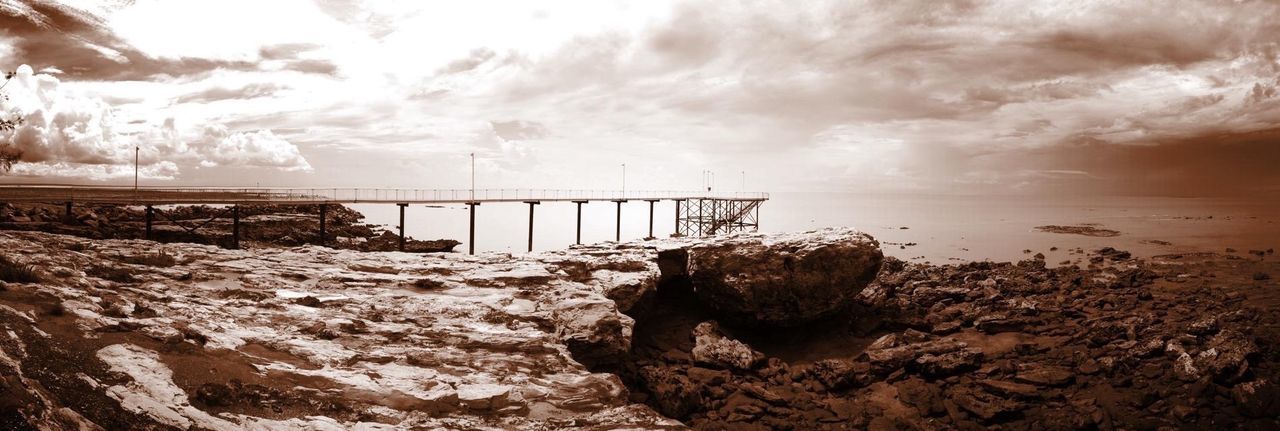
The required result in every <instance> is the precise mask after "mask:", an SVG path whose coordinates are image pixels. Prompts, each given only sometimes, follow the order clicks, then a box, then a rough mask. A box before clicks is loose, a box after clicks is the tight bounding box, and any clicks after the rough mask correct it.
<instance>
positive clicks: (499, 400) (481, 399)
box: [458, 384, 511, 411]
mask: <svg viewBox="0 0 1280 431" xmlns="http://www.w3.org/2000/svg"><path fill="white" fill-rule="evenodd" d="M510 395H511V386H507V385H493V384H472V385H461V386H459V387H458V402H460V403H462V405H463V406H464V407H466V408H467V409H469V410H472V411H492V410H497V409H501V408H503V407H506V406H507V404H508V403H507V401H508V399H507V398H508V397H509V396H510Z"/></svg>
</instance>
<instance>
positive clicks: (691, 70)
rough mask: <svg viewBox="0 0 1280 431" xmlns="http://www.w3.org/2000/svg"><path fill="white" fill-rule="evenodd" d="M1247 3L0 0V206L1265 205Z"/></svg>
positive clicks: (1259, 50) (1278, 132)
mask: <svg viewBox="0 0 1280 431" xmlns="http://www.w3.org/2000/svg"><path fill="white" fill-rule="evenodd" d="M1278 54H1280V6H1277V3H1275V2H1270V1H1199V2H1196V1H1179V2H1176V3H1173V2H1143V1H1126V2H1111V1H1103V2H1088V1H1080V2H1062V1H1044V2H1031V1H1022V2H984V1H948V2H943V1H918V2H917V1H885V2H880V1H871V2H855V1H831V2H825V1H806V2H795V1H769V0H761V1H723V0H705V1H704V0H695V1H675V2H662V1H653V0H637V1H624V0H598V1H576V2H568V1H565V2H535V1H507V2H493V1H479V0H472V1H466V2H447V3H446V2H418V1H412V2H410V1H399V2H392V1H376V2H375V1H368V0H272V1H262V0H246V1H241V0H219V1H207V2H196V1H192V2H186V1H162V0H136V1H129V0H114V1H104V2H91V1H79V2H68V3H66V4H60V3H54V2H45V1H25V2H24V1H12V0H0V69H3V70H6V71H10V72H15V74H14V76H13V78H12V79H10V80H9V81H8V82H7V83H5V84H4V85H5V86H4V88H3V89H0V92H3V93H4V94H5V95H6V96H8V99H7V100H4V101H2V102H0V104H2V107H3V110H4V112H6V113H8V114H7V115H11V116H16V115H21V116H23V117H24V119H25V122H24V123H23V125H22V126H21V127H19V128H18V129H16V130H14V131H11V132H0V142H3V144H2V145H9V146H10V149H15V148H16V149H19V150H21V151H23V159H24V160H23V162H22V163H19V164H18V165H16V166H15V168H14V170H13V172H11V173H9V174H8V175H7V176H5V177H0V181H11V182H13V181H38V182H79V181H103V182H117V183H125V182H131V181H132V175H133V167H132V164H133V156H134V154H133V153H134V151H133V150H134V148H135V146H137V147H139V148H140V149H141V150H140V159H141V165H142V168H141V170H142V172H143V176H144V177H145V178H146V179H145V180H144V181H145V183H148V184H212V185H253V184H262V185H312V186H386V187H420V188H465V187H468V177H467V175H468V174H467V172H468V169H469V165H468V154H469V153H475V154H476V158H477V170H478V171H479V172H480V173H479V175H478V176H479V185H478V186H479V187H495V188H496V187H506V188H512V187H537V188H616V187H617V186H618V185H619V184H620V181H621V178H620V177H621V168H620V165H621V164H622V163H626V164H627V181H628V188H632V189H640V188H645V189H690V188H697V187H699V186H700V185H701V182H702V174H701V173H702V171H704V170H713V171H715V172H716V185H717V187H718V188H721V189H726V190H737V189H739V188H741V187H742V172H744V171H745V173H746V183H747V184H746V187H747V188H748V189H758V190H770V191H786V190H801V189H819V190H858V191H887V192H900V191H915V192H926V193H1043V192H1054V193H1056V192H1071V193H1125V194H1176V195H1219V194H1247V193H1256V192H1258V191H1268V192H1276V191H1280V89H1277V87H1280V59H1278V57H1277V55H1278Z"/></svg>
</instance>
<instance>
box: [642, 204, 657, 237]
mask: <svg viewBox="0 0 1280 431" xmlns="http://www.w3.org/2000/svg"><path fill="white" fill-rule="evenodd" d="M644 201H645V202H648V203H649V236H647V237H645V239H653V204H656V203H658V201H657V200H656V199H645V200H644Z"/></svg>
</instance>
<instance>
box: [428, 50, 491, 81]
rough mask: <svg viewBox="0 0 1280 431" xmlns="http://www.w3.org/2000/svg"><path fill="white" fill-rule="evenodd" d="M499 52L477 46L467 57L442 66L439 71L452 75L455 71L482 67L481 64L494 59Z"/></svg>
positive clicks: (460, 71) (459, 71)
mask: <svg viewBox="0 0 1280 431" xmlns="http://www.w3.org/2000/svg"><path fill="white" fill-rule="evenodd" d="M496 55H497V54H496V53H494V52H493V50H490V49H486V48H477V49H474V50H472V51H471V53H470V54H468V55H467V56H466V57H465V58H460V59H457V60H454V61H453V62H451V63H449V64H448V65H446V66H445V67H442V68H440V70H439V71H438V72H437V73H440V74H445V75H450V74H454V73H462V72H467V71H470V70H473V69H475V68H477V67H480V65H481V64H484V63H485V62H487V61H489V60H491V59H493V57H494V56H496Z"/></svg>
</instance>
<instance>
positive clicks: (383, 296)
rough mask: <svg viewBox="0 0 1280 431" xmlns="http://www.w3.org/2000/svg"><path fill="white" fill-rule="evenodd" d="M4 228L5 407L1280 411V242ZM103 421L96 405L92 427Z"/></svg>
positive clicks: (402, 423) (244, 423) (1223, 418)
mask: <svg viewBox="0 0 1280 431" xmlns="http://www.w3.org/2000/svg"><path fill="white" fill-rule="evenodd" d="M879 247H880V245H879V244H878V243H877V242H876V241H875V240H873V239H872V238H870V237H868V236H866V235H865V234H861V233H859V232H857V231H854V230H849V229H829V230H821V231H815V232H806V233H795V234H781V235H759V234H738V235H732V236H726V237H719V238H711V239H664V240H657V241H644V242H634V243H621V244H617V243H605V244H599V245H592V246H584V247H576V248H573V249H570V250H564V251H556V252H545V253H532V254H524V255H508V254H498V253H490V254H482V255H478V256H465V255H459V254H432V255H415V254H409V253H362V252H357V251H352V250H340V249H331V248H325V247H316V246H299V247H293V248H286V249H271V250H226V249H222V248H218V247H212V246H207V245H197V244H178V243H172V244H156V243H153V242H147V241H139V240H87V239H84V238H78V237H73V236H65V235H51V234H47V233H40V232H0V250H4V251H3V255H4V260H3V261H0V279H3V280H5V281H4V282H3V284H0V326H3V328H4V331H0V428H5V429H76V428H79V429H567V428H576V429H618V428H626V429H683V428H694V429H991V428H998V429H1081V428H1086V429H1088V428H1093V429H1187V428H1192V429H1197V428H1206V429H1210V428H1211V429H1220V428H1228V429H1230V428H1253V429H1275V428H1276V427H1277V426H1280V422H1277V415H1280V386H1278V385H1277V382H1280V380H1278V379H1280V308H1277V307H1276V306H1277V305H1280V290H1278V288H1280V285H1278V284H1277V282H1276V280H1275V279H1274V277H1272V276H1273V275H1280V264H1277V261H1276V260H1275V259H1274V256H1273V255H1272V254H1262V255H1248V256H1247V257H1244V256H1237V255H1229V254H1215V253H1203V254H1182V255H1168V256H1160V257H1157V258H1154V259H1150V260H1141V259H1135V258H1132V257H1130V256H1129V255H1128V254H1126V253H1118V252H1117V251H1115V250H1103V251H1102V252H1101V253H1091V257H1092V258H1091V259H1090V261H1089V263H1088V264H1087V265H1085V266H1082V267H1077V266H1062V267H1056V268H1048V267H1046V265H1045V263H1044V262H1043V260H1042V259H1030V260H1026V261H1022V262H1018V263H990V262H976V263H966V264H959V265H924V264H910V263H905V262H902V261H900V260H897V259H893V258H884V257H882V255H881V253H880V250H879ZM99 427H100V428H99Z"/></svg>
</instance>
